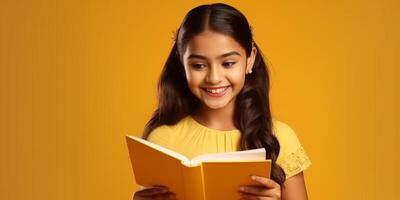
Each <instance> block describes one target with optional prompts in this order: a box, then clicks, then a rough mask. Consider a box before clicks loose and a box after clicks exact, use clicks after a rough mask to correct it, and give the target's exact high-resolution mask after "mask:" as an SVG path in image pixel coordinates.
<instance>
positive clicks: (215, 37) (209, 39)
mask: <svg viewBox="0 0 400 200" xmlns="http://www.w3.org/2000/svg"><path fill="white" fill-rule="evenodd" d="M231 51H237V52H238V53H240V55H241V56H242V57H244V56H245V50H244V49H243V48H242V46H240V44H239V43H238V42H236V41H235V40H234V39H233V38H232V37H230V36H228V35H224V34H221V33H217V32H212V31H204V32H202V33H200V34H198V35H196V36H194V37H193V38H192V39H191V40H190V41H189V42H188V44H187V46H186V50H185V53H184V54H183V57H184V59H186V58H187V57H188V56H189V55H191V54H198V55H202V56H205V57H207V58H209V59H214V58H216V57H218V56H219V55H222V54H225V53H227V52H231Z"/></svg>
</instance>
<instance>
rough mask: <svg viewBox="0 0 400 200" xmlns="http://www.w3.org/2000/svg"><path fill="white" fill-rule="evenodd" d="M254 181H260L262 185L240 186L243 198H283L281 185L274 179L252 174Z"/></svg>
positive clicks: (269, 199)
mask: <svg viewBox="0 0 400 200" xmlns="http://www.w3.org/2000/svg"><path fill="white" fill-rule="evenodd" d="M251 179H252V180H253V181H256V182H259V183H261V184H262V186H255V185H247V186H241V187H239V192H240V195H241V196H242V197H241V199H246V200H253V199H254V200H262V199H265V200H267V199H268V200H272V199H281V186H280V185H279V184H278V183H276V182H275V181H273V180H272V179H269V178H265V177H261V176H252V177H251Z"/></svg>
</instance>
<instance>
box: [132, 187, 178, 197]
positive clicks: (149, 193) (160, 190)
mask: <svg viewBox="0 0 400 200" xmlns="http://www.w3.org/2000/svg"><path fill="white" fill-rule="evenodd" d="M132 200H176V196H175V194H174V193H173V192H170V191H169V189H168V188H167V187H165V186H153V187H140V190H138V191H136V192H135V193H134V194H133V198H132Z"/></svg>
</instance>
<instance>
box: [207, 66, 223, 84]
mask: <svg viewBox="0 0 400 200" xmlns="http://www.w3.org/2000/svg"><path fill="white" fill-rule="evenodd" d="M221 80H222V72H221V71H220V70H219V69H218V67H217V66H212V67H211V68H210V70H209V71H208V74H207V77H206V82H208V83H210V84H214V85H216V84H218V83H220V82H221Z"/></svg>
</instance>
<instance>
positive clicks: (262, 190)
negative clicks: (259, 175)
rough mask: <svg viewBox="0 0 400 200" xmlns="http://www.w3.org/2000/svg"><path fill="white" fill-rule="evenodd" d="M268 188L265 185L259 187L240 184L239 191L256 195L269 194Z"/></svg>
mask: <svg viewBox="0 0 400 200" xmlns="http://www.w3.org/2000/svg"><path fill="white" fill-rule="evenodd" d="M268 190H271V189H268V188H266V187H261V186H251V185H249V186H241V187H239V191H240V192H242V193H247V194H253V195H258V196H270V192H268Z"/></svg>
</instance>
